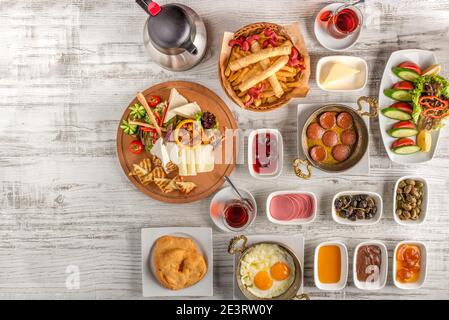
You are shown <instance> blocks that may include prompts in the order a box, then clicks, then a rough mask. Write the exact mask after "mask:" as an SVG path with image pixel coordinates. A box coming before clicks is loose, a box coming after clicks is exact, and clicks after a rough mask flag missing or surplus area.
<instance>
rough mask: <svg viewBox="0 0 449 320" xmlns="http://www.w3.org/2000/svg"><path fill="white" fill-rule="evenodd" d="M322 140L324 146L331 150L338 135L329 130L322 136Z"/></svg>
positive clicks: (336, 141)
mask: <svg viewBox="0 0 449 320" xmlns="http://www.w3.org/2000/svg"><path fill="white" fill-rule="evenodd" d="M322 140H323V143H324V145H325V146H327V147H331V148H332V147H333V146H335V145H336V144H337V143H338V135H337V133H335V132H334V131H331V130H329V131H326V132H325V133H324V134H323V139H322Z"/></svg>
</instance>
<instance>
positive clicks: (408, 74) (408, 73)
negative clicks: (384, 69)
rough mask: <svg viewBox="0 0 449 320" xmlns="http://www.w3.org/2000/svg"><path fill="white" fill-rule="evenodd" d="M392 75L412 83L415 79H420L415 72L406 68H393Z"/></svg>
mask: <svg viewBox="0 0 449 320" xmlns="http://www.w3.org/2000/svg"><path fill="white" fill-rule="evenodd" d="M393 73H394V74H395V75H397V76H398V77H399V78H401V79H402V80H407V81H414V80H415V79H416V78H419V77H420V75H419V74H417V73H416V72H415V71H413V70H410V69H406V68H399V67H395V68H393Z"/></svg>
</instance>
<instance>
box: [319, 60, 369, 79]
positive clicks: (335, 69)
mask: <svg viewBox="0 0 449 320" xmlns="http://www.w3.org/2000/svg"><path fill="white" fill-rule="evenodd" d="M359 72H360V70H358V69H354V68H351V67H349V66H347V65H345V64H343V63H341V62H338V61H335V62H332V65H331V66H330V68H329V72H328V73H327V75H324V80H322V83H323V84H324V85H328V84H333V83H335V82H337V81H340V80H342V79H345V78H347V77H350V76H353V75H355V74H357V73H359Z"/></svg>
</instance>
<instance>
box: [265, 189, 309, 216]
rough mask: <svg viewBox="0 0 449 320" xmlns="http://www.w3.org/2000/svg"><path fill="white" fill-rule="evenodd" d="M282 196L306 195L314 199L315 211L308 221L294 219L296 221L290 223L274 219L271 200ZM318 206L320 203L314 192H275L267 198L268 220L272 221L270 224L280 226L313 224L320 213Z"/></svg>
mask: <svg viewBox="0 0 449 320" xmlns="http://www.w3.org/2000/svg"><path fill="white" fill-rule="evenodd" d="M282 194H305V195H309V196H311V197H312V199H313V203H314V210H313V212H312V215H311V216H310V217H309V218H306V219H294V220H290V221H282V220H278V219H275V218H273V216H272V215H271V212H270V203H271V200H272V199H273V197H275V196H278V195H282ZM317 205H318V201H317V199H316V196H315V194H314V193H313V192H308V191H299V190H286V191H275V192H272V193H270V195H269V196H268V198H267V207H266V211H267V218H268V220H270V222H272V223H276V224H280V225H302V224H307V223H311V222H313V221H314V220H315V218H316V215H317V211H318V208H317Z"/></svg>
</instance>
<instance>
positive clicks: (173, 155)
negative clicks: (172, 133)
mask: <svg viewBox="0 0 449 320" xmlns="http://www.w3.org/2000/svg"><path fill="white" fill-rule="evenodd" d="M165 145H166V147H167V153H168V157H169V158H170V160H171V162H173V163H174V164H176V165H178V164H179V147H178V145H177V144H176V143H175V142H167V143H166V144H165Z"/></svg>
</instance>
